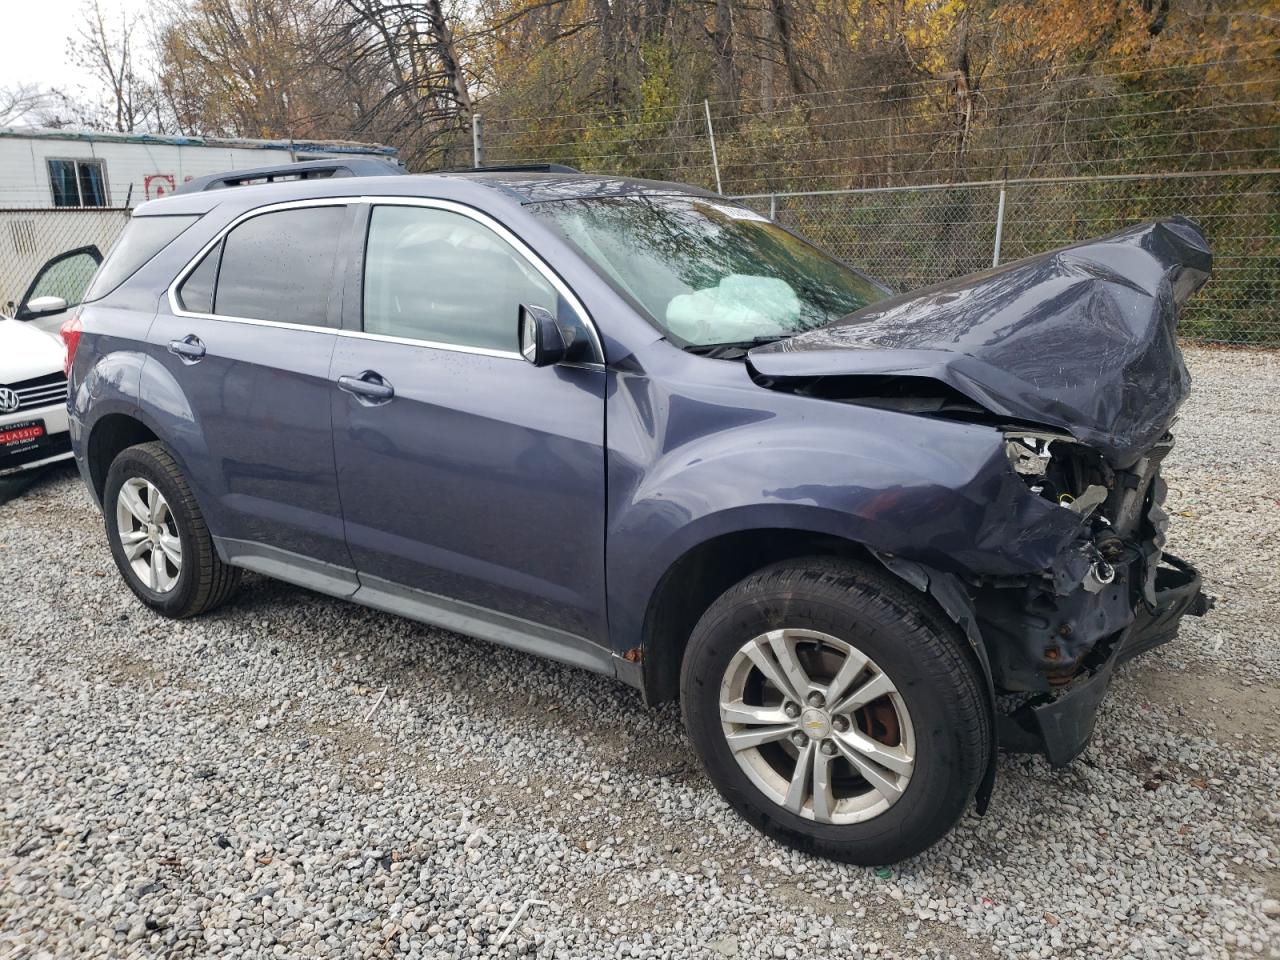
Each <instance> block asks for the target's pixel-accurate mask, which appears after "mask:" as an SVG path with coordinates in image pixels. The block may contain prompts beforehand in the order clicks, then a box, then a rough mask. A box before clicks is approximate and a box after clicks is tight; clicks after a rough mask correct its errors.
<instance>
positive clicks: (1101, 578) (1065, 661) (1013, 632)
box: [974, 430, 1210, 764]
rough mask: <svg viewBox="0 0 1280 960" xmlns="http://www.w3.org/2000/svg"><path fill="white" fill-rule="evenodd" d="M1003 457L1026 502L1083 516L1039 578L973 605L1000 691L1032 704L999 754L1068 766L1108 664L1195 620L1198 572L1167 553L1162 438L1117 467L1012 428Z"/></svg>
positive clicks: (990, 593) (1015, 717)
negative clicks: (1041, 755) (1026, 752)
mask: <svg viewBox="0 0 1280 960" xmlns="http://www.w3.org/2000/svg"><path fill="white" fill-rule="evenodd" d="M1004 446H1005V453H1006V455H1007V456H1008V458H1009V462H1010V464H1011V465H1012V466H1013V469H1014V471H1015V472H1016V473H1017V475H1018V477H1019V478H1020V479H1021V480H1022V481H1023V483H1025V484H1026V486H1027V489H1028V491H1029V492H1031V493H1032V494H1034V495H1036V496H1038V497H1041V498H1043V499H1045V500H1048V501H1050V502H1051V503H1054V504H1056V505H1057V506H1058V507H1059V508H1061V509H1062V510H1066V511H1069V512H1071V513H1074V514H1076V515H1077V516H1078V517H1079V523H1080V532H1079V535H1078V536H1077V537H1076V538H1075V539H1074V540H1073V541H1072V542H1071V543H1070V544H1069V545H1068V546H1067V547H1066V548H1065V549H1063V550H1062V551H1061V553H1060V554H1059V555H1058V557H1057V559H1056V561H1055V562H1054V564H1053V566H1052V567H1051V568H1050V569H1047V570H1045V571H1044V573H1043V574H1042V575H1040V576H1038V577H1028V578H1022V579H1008V580H1000V581H988V582H985V583H983V584H981V585H979V586H978V587H977V588H976V589H975V590H974V604H975V611H976V613H977V617H978V621H979V623H980V625H981V629H982V634H983V637H984V639H985V641H986V647H987V651H988V655H989V658H990V661H991V669H992V674H993V678H994V680H995V683H996V685H997V687H998V688H1000V689H1002V690H1004V691H1007V692H1022V693H1030V694H1033V695H1032V696H1030V697H1027V698H1026V699H1025V701H1024V704H1023V707H1022V708H1021V709H1020V710H1018V711H1015V712H1014V713H1013V714H1012V715H1011V716H1010V717H1007V718H1005V722H1004V723H1003V724H1002V727H1003V729H1002V734H1001V740H1002V742H1004V744H1005V745H1006V746H1012V747H1013V748H1014V749H1017V748H1018V747H1019V740H1020V738H1024V739H1025V743H1024V744H1023V746H1025V748H1026V749H1034V750H1036V751H1037V752H1045V753H1046V754H1047V756H1048V757H1049V759H1050V761H1051V762H1054V763H1055V764H1061V763H1066V762H1068V761H1069V760H1070V759H1071V758H1072V757H1074V756H1075V754H1076V753H1077V752H1078V751H1079V749H1082V748H1083V746H1084V744H1085V743H1087V741H1088V738H1089V735H1090V734H1091V732H1092V726H1093V719H1094V716H1095V714H1096V710H1097V701H1098V700H1100V699H1101V695H1102V691H1103V690H1105V688H1106V684H1107V682H1108V680H1109V677H1110V673H1111V670H1112V669H1113V667H1114V665H1115V664H1116V663H1117V662H1119V661H1121V660H1123V659H1128V658H1129V657H1131V656H1133V655H1135V654H1136V653H1139V652H1141V651H1143V650H1147V649H1150V648H1152V647H1155V646H1158V645H1159V644H1161V643H1164V642H1166V641H1168V640H1170V639H1172V638H1173V636H1174V635H1175V634H1176V632H1177V625H1178V621H1179V620H1180V619H1181V617H1182V616H1183V615H1184V614H1200V613H1203V612H1204V611H1205V610H1206V609H1207V607H1208V605H1209V603H1210V601H1209V600H1208V599H1207V598H1205V597H1204V596H1203V595H1202V594H1201V593H1200V578H1199V575H1198V574H1197V573H1196V571H1195V570H1194V569H1193V568H1192V567H1190V566H1189V565H1187V564H1185V563H1183V562H1182V561H1181V560H1178V559H1177V558H1176V557H1171V556H1167V555H1165V554H1164V545H1165V537H1166V533H1167V531H1168V525H1169V516H1168V513H1167V512H1166V511H1165V509H1164V501H1165V495H1166V492H1167V490H1166V487H1165V484H1164V481H1163V480H1162V479H1161V478H1160V464H1161V462H1162V461H1163V460H1164V458H1165V456H1166V455H1167V454H1168V452H1169V450H1170V449H1172V446H1173V440H1172V438H1171V437H1169V436H1166V437H1165V438H1164V439H1162V440H1161V441H1160V442H1158V443H1157V444H1156V445H1155V446H1153V447H1152V448H1151V449H1150V450H1148V451H1147V452H1146V453H1145V454H1144V455H1143V456H1141V457H1139V458H1138V460H1137V461H1135V462H1134V463H1132V464H1131V465H1129V466H1128V467H1125V468H1118V467H1113V466H1111V465H1110V464H1108V463H1107V461H1106V460H1105V459H1104V458H1103V457H1102V456H1100V455H1099V454H1098V453H1097V452H1096V451H1094V450H1092V449H1090V448H1089V447H1088V446H1086V445H1084V444H1081V443H1079V442H1077V441H1076V440H1074V439H1073V438H1072V437H1070V436H1067V435H1063V434H1057V433H1046V432H1035V431H1026V430H1011V431H1008V432H1006V433H1005V435H1004Z"/></svg>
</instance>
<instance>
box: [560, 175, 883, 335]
mask: <svg viewBox="0 0 1280 960" xmlns="http://www.w3.org/2000/svg"><path fill="white" fill-rule="evenodd" d="M730 207H731V205H730V204H728V203H724V202H722V201H718V200H711V199H704V198H694V197H688V196H679V197H677V196H657V195H655V196H646V195H635V194H630V195H628V196H625V197H593V198H591V199H589V200H573V201H567V202H564V203H557V204H554V205H548V206H547V207H545V208H543V209H542V210H540V211H539V212H540V213H543V214H544V215H545V214H549V215H551V216H552V218H553V219H555V220H557V221H559V222H560V223H561V225H562V227H564V228H565V229H566V232H568V233H570V235H572V234H573V233H575V232H577V231H583V232H585V234H586V235H587V236H588V237H589V238H590V240H591V242H592V243H593V244H595V245H596V247H597V248H598V249H599V250H600V251H602V252H603V255H604V256H605V257H606V258H607V260H608V263H607V264H602V265H601V266H603V267H605V268H606V269H608V270H611V272H614V273H616V274H617V275H618V276H619V277H620V278H621V279H622V281H623V282H624V284H625V285H626V286H627V287H628V288H630V291H631V293H632V294H633V295H634V296H635V297H637V298H638V299H639V300H640V301H641V303H642V304H643V305H644V306H645V307H646V309H648V310H649V312H650V313H651V314H653V316H654V318H655V319H657V320H659V321H663V320H664V319H665V315H666V308H667V304H668V303H669V302H670V300H671V299H672V298H673V297H675V296H678V295H680V294H683V293H688V292H691V291H697V290H706V289H710V288H713V287H716V286H717V285H718V284H719V283H720V281H721V280H723V279H724V278H725V277H726V276H728V275H730V274H742V275H746V276H762V277H771V278H776V279H779V280H782V281H784V282H785V283H787V284H788V285H789V286H790V287H791V288H792V289H793V290H794V291H795V293H796V295H797V296H798V297H799V299H800V304H801V307H800V315H799V316H798V317H796V318H793V319H792V318H789V322H790V325H791V330H792V332H800V331H803V330H810V329H813V328H815V327H818V326H822V325H825V324H827V323H830V322H831V321H832V320H834V319H836V318H838V317H841V316H844V315H845V314H848V313H852V312H853V311H854V310H857V309H859V308H861V307H864V306H866V305H867V304H869V303H871V302H873V301H875V300H879V299H881V298H882V297H883V295H884V294H883V292H882V291H881V290H880V288H879V287H877V286H876V285H875V284H874V283H872V282H871V281H870V280H868V279H866V278H865V277H862V276H860V275H859V274H858V273H856V272H854V271H853V270H851V269H850V268H848V267H846V266H845V265H844V264H842V263H840V262H838V261H836V260H833V259H831V258H829V257H827V256H826V255H825V254H823V253H822V252H821V251H819V250H818V249H816V248H814V247H812V246H810V245H809V244H807V243H806V242H805V241H803V240H801V239H800V238H798V237H796V236H795V235H794V234H791V233H788V232H787V231H786V230H783V229H782V228H780V227H778V226H776V225H774V224H772V223H769V222H767V221H765V220H762V219H756V216H757V215H755V214H752V213H750V212H749V211H746V210H743V211H742V214H741V215H740V216H738V215H735V214H733V213H731V212H730V211H729V208H730ZM587 253H588V256H595V254H593V252H592V251H587ZM664 281H665V282H664Z"/></svg>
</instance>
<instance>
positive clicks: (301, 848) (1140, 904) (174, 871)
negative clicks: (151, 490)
mask: <svg viewBox="0 0 1280 960" xmlns="http://www.w3.org/2000/svg"><path fill="white" fill-rule="evenodd" d="M1189 361H1190V364H1191V367H1192V371H1193V374H1194V375H1195V378H1196V386H1195V394H1194V397H1193V399H1192V401H1191V402H1190V404H1189V405H1188V407H1187V409H1186V412H1185V415H1184V417H1183V421H1182V424H1181V426H1180V427H1179V431H1178V432H1179V437H1180V444H1179V446H1178V447H1177V449H1176V451H1175V453H1174V454H1173V456H1172V459H1171V461H1170V462H1169V464H1168V469H1167V475H1168V479H1169V481H1170V487H1171V500H1172V507H1173V509H1174V510H1175V511H1177V513H1178V514H1179V516H1178V518H1177V528H1176V532H1175V537H1174V539H1175V542H1174V544H1173V549H1174V550H1175V551H1176V552H1180V553H1183V554H1185V555H1186V556H1188V557H1190V558H1193V559H1194V560H1195V561H1196V562H1198V563H1199V564H1200V565H1201V566H1202V567H1203V569H1204V570H1205V571H1206V573H1207V576H1208V580H1209V583H1210V588H1211V590H1212V591H1213V592H1215V593H1217V594H1219V595H1220V596H1221V598H1222V599H1221V603H1220V606H1219V608H1218V609H1217V610H1216V611H1215V612H1214V613H1213V615H1212V617H1211V618H1210V619H1208V620H1207V621H1203V622H1197V621H1191V622H1189V623H1188V625H1187V627H1186V629H1185V630H1184V633H1183V636H1182V638H1181V640H1180V642H1178V643H1177V644H1176V645H1174V646H1171V647H1166V648H1164V650H1162V651H1161V652H1159V653H1157V654H1154V655H1151V656H1148V657H1146V658H1142V659H1139V660H1138V661H1136V662H1135V663H1133V664H1130V665H1129V666H1127V667H1126V668H1124V669H1123V670H1122V671H1121V673H1120V675H1119V677H1118V678H1117V681H1116V683H1115V685H1114V688H1113V691H1112V694H1111V696H1110V697H1109V698H1108V701H1107V704H1106V706H1105V708H1104V711H1103V715H1102V718H1101V720H1100V723H1099V732H1098V736H1097V738H1096V740H1095V742H1094V744H1093V746H1092V747H1091V748H1090V750H1089V752H1088V753H1087V754H1086V755H1085V757H1084V758H1082V759H1081V760H1080V761H1077V762H1076V763H1075V764H1074V765H1073V766H1072V767H1071V768H1070V769H1068V770H1066V771H1062V772H1056V773H1055V772H1052V771H1050V770H1049V769H1048V768H1047V766H1046V765H1045V764H1044V763H1042V762H1041V761H1039V760H1036V759H1031V758H1005V759H1003V760H1002V761H1001V765H1000V777H999V782H998V785H997V789H996V795H995V799H994V802H993V804H992V808H991V811H990V813H989V814H988V815H987V816H986V817H985V818H978V817H976V816H973V815H970V816H968V817H967V818H966V819H965V820H964V821H963V822H962V823H961V824H960V826H959V828H958V829H957V830H956V831H955V832H954V833H953V834H952V835H951V836H950V837H949V838H948V839H946V840H944V841H943V842H942V843H940V844H939V845H937V846H936V847H935V848H934V849H933V850H931V851H929V852H928V853H926V854H925V855H923V856H921V857H918V858H917V859H915V860H914V861H912V862H910V863H907V864H903V865H899V866H897V867H894V868H893V869H891V870H890V869H881V870H869V869H863V868H856V867H847V866H840V865H835V864H831V863H827V862H824V861H821V860H816V859H813V858H810V857H805V856H801V855H799V854H795V853H792V852H791V851H788V850H785V849H783V848H780V847H778V846H775V845H773V844H772V843H770V842H769V841H767V840H765V839H763V838H762V837H760V836H759V835H757V834H756V833H755V832H754V831H752V830H751V829H750V828H749V827H747V826H746V825H745V824H744V823H743V822H741V821H740V820H739V819H738V818H737V817H736V816H734V815H733V814H732V813H731V812H730V811H729V810H728V809H727V808H726V807H725V805H724V804H723V803H722V802H721V801H720V799H719V798H718V797H717V795H716V794H715V792H714V791H713V790H712V788H711V787H710V785H709V784H708V782H707V781H706V780H705V779H704V778H703V776H702V775H701V773H700V772H699V770H698V767H697V764H696V762H695V761H694V759H693V756H692V753H691V750H690V747H689V744H688V742H687V741H686V739H685V737H684V734H683V732H682V730H681V726H680V722H679V717H678V712H677V710H676V709H675V708H674V707H672V706H667V707H664V708H663V709H660V710H657V711H652V710H649V709H647V708H645V707H644V706H643V704H642V703H641V702H640V699H639V697H638V696H637V695H636V694H635V693H634V692H632V691H631V690H629V689H627V688H625V687H623V686H621V685H619V684H615V683H613V682H611V681H608V680H605V679H602V678H600V677H596V676H593V675H589V674H586V673H582V672H579V671H575V670H572V669H570V668H567V667H561V666H558V665H555V664H550V663H546V662H543V661H539V660H535V659H533V658H530V657H527V656H524V655H521V654H518V653H515V652H512V651H507V650H503V649H501V648H497V647H490V646H488V645H485V644H482V643H480V642H478V641H471V640H467V639H464V638H461V637H458V636H455V635H452V634H448V633H445V632H442V631H439V630H434V629H430V628H427V627H423V626H419V625H416V624H413V623H410V622H408V621H406V620H401V619H397V618H395V617H392V616H387V615H383V614H379V613H376V612H373V611H369V610H363V609H360V608H358V607H355V606H352V605H348V604H344V603H341V602H339V601H335V600H330V599H327V598H324V597H321V596H318V595H315V594H312V593H308V592H306V591H304V590H301V589H296V588H293V587H290V586H287V585H284V584H280V583H275V582H272V581H269V580H265V579H260V578H250V579H247V580H246V583H245V586H244V588H243V589H242V591H241V593H240V594H239V595H238V597H237V599H236V600H235V601H234V602H233V603H231V604H230V605H228V606H227V607H226V608H224V609H223V610H220V611H218V612H217V613H216V614H214V615H211V616H208V617H206V618H203V619H200V620H197V621H193V622H186V623H172V622H168V621H165V620H161V619H159V618H157V617H155V616H153V615H151V614H150V613H148V612H146V611H145V610H144V609H143V608H142V607H141V606H140V605H139V604H138V603H137V602H136V601H135V600H134V599H133V597H132V595H131V594H129V592H128V591H127V589H126V588H125V587H124V585H123V584H122V582H121V581H120V580H119V579H118V577H117V574H116V571H115V569H114V567H113V566H112V564H111V559H110V556H109V554H108V551H107V548H106V546H105V542H104V540H103V536H102V532H101V528H100V520H99V518H98V516H97V514H96V512H95V511H94V510H93V509H92V508H91V506H90V503H89V500H88V498H87V496H86V494H85V492H84V491H83V490H82V488H81V486H80V484H79V481H78V479H76V477H75V476H74V474H73V472H71V471H69V470H57V471H52V472H50V473H48V474H46V475H45V476H44V477H42V478H41V479H39V480H37V481H35V482H34V483H33V484H32V485H31V486H30V487H29V489H27V490H26V491H25V492H24V493H23V494H22V495H21V496H19V497H17V498H15V499H12V500H10V501H9V502H8V503H6V504H4V505H3V506H0V569H2V570H3V579H2V581H0V611H2V612H0V664H3V666H0V789H2V790H3V796H2V803H3V807H2V809H3V815H2V816H0V878H2V879H0V956H4V955H9V956H15V957H42V956H58V957H63V956H85V957H87V956H93V957H108V956H109V957H131V956H137V957H189V956H207V955H211V954H218V955H222V956H227V957H234V956H244V957H258V956H271V957H311V956H316V957H330V956H331V957H382V956H400V955H410V956H422V957H455V956H512V955H517V954H523V955H532V954H536V955H538V956H555V957H583V958H597V957H615V956H616V957H681V958H683V957H735V956H736V957H742V958H748V957H783V958H789V960H790V958H799V957H814V958H826V957H835V956H840V957H864V956H880V957H917V956H927V957H938V956H957V957H974V956H976V957H988V956H1009V957H1037V956H1038V957H1052V956H1066V955H1073V954H1074V955H1080V956H1088V957H1104V956H1115V957H1139V958H1142V957H1166V956H1167V957H1183V956H1189V955H1190V956H1211V957H1225V956H1264V957H1265V956H1269V957H1278V956H1280V903H1277V901H1278V900H1280V870H1278V869H1277V866H1278V865H1280V796H1278V793H1277V786H1276V785H1277V783H1280V660H1278V658H1277V653H1278V652H1280V626H1278V625H1277V617H1276V611H1277V609H1278V608H1280V603H1278V602H1277V601H1278V599H1280V562H1278V561H1280V534H1278V530H1280V523H1278V522H1277V518H1278V516H1280V501H1277V491H1280V441H1278V439H1277V437H1278V435H1280V431H1278V430H1277V427H1276V424H1277V420H1278V419H1280V362H1277V358H1276V357H1275V356H1268V355H1265V354H1247V353H1227V352H1211V351H1204V350H1197V351H1193V352H1191V354H1190V357H1189ZM384 688H385V690H386V694H385V698H384V699H381V700H380V699H379V698H380V695H381V694H382V691H383V690H384ZM375 707H376V709H375ZM371 711H372V717H369V716H368V715H369V714H370V712H371ZM522 905H523V906H524V912H523V914H519V911H520V908H521V907H522ZM517 915H519V919H518V921H517V922H514V923H513V920H516V918H517ZM508 930H510V932H509V934H508V936H507V939H506V940H505V942H503V943H502V944H501V946H499V944H498V941H499V940H500V939H501V938H502V935H503V934H504V932H506V931H508Z"/></svg>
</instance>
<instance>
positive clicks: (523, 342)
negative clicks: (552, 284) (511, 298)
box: [519, 303, 569, 367]
mask: <svg viewBox="0 0 1280 960" xmlns="http://www.w3.org/2000/svg"><path fill="white" fill-rule="evenodd" d="M519 338H520V354H521V356H523V357H524V358H525V359H526V360H528V361H529V362H530V363H532V364H533V365H534V366H535V367H549V366H551V365H552V364H553V363H559V362H560V361H561V360H563V359H564V358H565V356H566V355H567V354H568V352H569V345H568V344H567V343H565V340H564V332H563V331H562V330H561V329H560V324H559V323H557V322H556V318H555V317H553V316H552V315H551V311H550V310H548V309H546V308H545V307H535V306H532V305H530V304H523V303H522V304H521V305H520V330H519Z"/></svg>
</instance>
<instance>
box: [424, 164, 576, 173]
mask: <svg viewBox="0 0 1280 960" xmlns="http://www.w3.org/2000/svg"><path fill="white" fill-rule="evenodd" d="M581 172H582V171H581V170H579V169H577V168H576V167H566V166H565V165H564V164H563V163H502V164H495V165H494V166H491V167H446V168H445V169H443V170H437V171H436V173H581Z"/></svg>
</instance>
